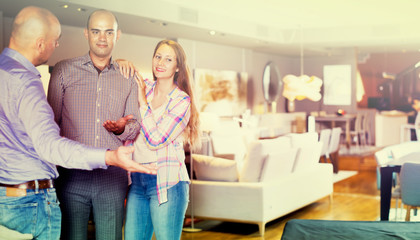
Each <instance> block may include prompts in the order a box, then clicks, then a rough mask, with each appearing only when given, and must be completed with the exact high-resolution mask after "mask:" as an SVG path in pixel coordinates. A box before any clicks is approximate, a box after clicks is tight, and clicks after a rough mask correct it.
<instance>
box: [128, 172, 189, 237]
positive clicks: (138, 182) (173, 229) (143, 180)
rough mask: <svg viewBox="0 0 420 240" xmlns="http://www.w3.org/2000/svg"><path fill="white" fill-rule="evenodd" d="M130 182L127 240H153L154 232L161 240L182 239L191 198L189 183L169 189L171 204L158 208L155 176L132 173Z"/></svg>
mask: <svg viewBox="0 0 420 240" xmlns="http://www.w3.org/2000/svg"><path fill="white" fill-rule="evenodd" d="M131 180H132V184H131V186H130V190H129V192H128V198H127V207H126V208H127V215H126V222H125V227H124V239H125V240H134V239H136V240H138V239H151V238H152V235H153V231H154V232H155V236H156V238H157V239H159V240H160V239H165V240H171V239H173V240H178V239H180V238H181V232H182V226H183V223H184V217H185V211H186V210H187V206H188V199H189V187H188V182H183V181H182V182H179V183H178V184H176V185H175V186H173V187H171V188H170V189H168V201H167V202H165V203H163V204H161V205H159V202H158V197H157V190H156V176H155V175H149V174H143V173H132V174H131Z"/></svg>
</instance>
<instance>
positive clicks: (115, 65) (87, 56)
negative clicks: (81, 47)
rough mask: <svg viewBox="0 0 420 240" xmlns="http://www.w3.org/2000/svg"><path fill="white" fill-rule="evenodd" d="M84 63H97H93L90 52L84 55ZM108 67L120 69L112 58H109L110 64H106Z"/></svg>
mask: <svg viewBox="0 0 420 240" xmlns="http://www.w3.org/2000/svg"><path fill="white" fill-rule="evenodd" d="M82 63H83V64H92V66H93V67H94V66H95V65H93V61H92V59H91V58H90V55H89V52H88V53H87V54H85V55H83V56H82ZM106 68H107V69H111V68H112V69H114V70H117V69H118V64H117V63H116V62H115V61H114V60H113V59H112V57H111V59H110V60H109V64H108V66H106Z"/></svg>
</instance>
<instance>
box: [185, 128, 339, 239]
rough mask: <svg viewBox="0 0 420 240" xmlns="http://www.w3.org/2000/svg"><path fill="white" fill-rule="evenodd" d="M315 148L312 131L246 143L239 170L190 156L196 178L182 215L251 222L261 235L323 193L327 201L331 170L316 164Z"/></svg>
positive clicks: (223, 161)
mask: <svg viewBox="0 0 420 240" xmlns="http://www.w3.org/2000/svg"><path fill="white" fill-rule="evenodd" d="M321 147H322V143H319V142H318V136H317V134H316V133H304V134H288V135H286V136H283V137H279V138H276V139H267V140H258V141H254V142H252V143H250V144H249V145H248V147H247V149H248V151H247V153H246V156H245V158H244V160H243V163H242V164H241V165H242V166H241V167H238V163H237V161H236V160H227V159H222V158H217V157H214V156H204V155H198V154H193V156H192V158H193V168H194V171H195V175H196V177H197V180H193V181H192V184H191V188H192V189H191V192H190V198H191V200H190V206H189V208H188V210H187V215H191V213H193V215H194V217H197V218H202V219H218V220H223V221H232V222H244V223H255V224H258V226H259V231H260V234H261V235H264V231H265V224H266V223H267V222H269V221H271V220H274V219H277V218H279V217H282V216H284V215H286V214H288V213H290V212H293V211H295V210H297V209H300V208H302V207H304V206H306V205H308V204H311V203H313V202H315V201H317V200H319V199H322V198H324V197H326V196H328V195H329V196H330V200H331V197H332V192H333V181H332V176H333V170H332V165H331V164H327V163H319V162H318V161H319V154H320V151H321ZM191 202H192V203H193V204H191ZM191 205H192V206H193V207H194V209H192V208H191ZM192 210H193V211H192Z"/></svg>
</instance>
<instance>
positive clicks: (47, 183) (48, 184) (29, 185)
mask: <svg viewBox="0 0 420 240" xmlns="http://www.w3.org/2000/svg"><path fill="white" fill-rule="evenodd" d="M37 186H38V189H45V188H53V187H54V184H53V180H51V179H44V180H33V181H29V182H24V183H21V184H16V185H10V184H3V183H0V187H7V188H19V189H36V188H37Z"/></svg>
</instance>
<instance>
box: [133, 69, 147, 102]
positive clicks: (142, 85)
mask: <svg viewBox="0 0 420 240" xmlns="http://www.w3.org/2000/svg"><path fill="white" fill-rule="evenodd" d="M134 78H135V79H136V81H137V85H138V86H139V104H140V106H146V104H147V101H146V84H145V83H144V79H143V77H142V76H141V75H140V74H139V73H138V72H136V74H135V77H134Z"/></svg>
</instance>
